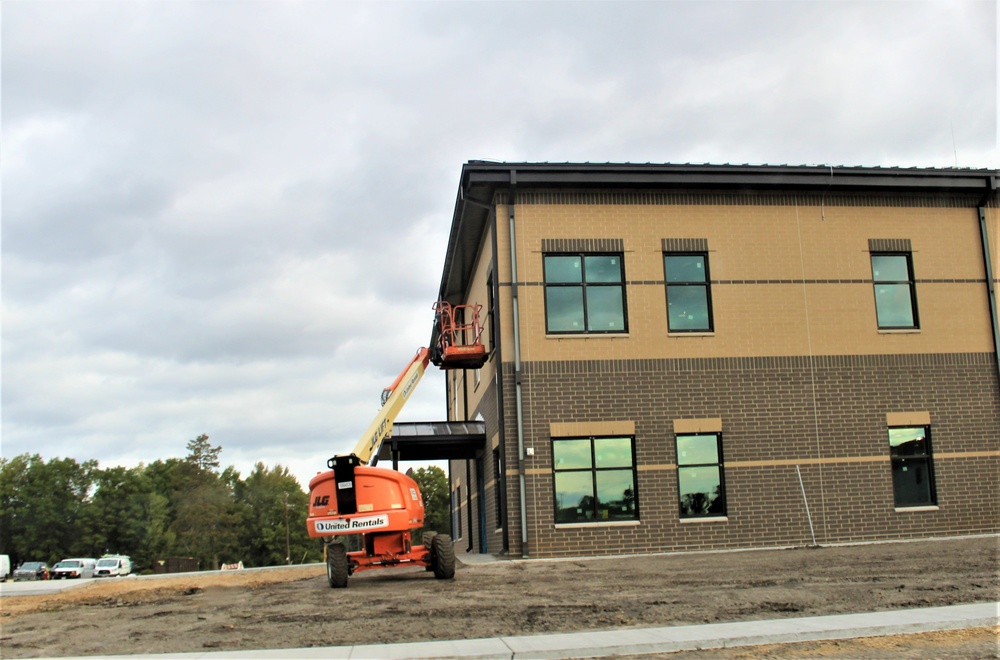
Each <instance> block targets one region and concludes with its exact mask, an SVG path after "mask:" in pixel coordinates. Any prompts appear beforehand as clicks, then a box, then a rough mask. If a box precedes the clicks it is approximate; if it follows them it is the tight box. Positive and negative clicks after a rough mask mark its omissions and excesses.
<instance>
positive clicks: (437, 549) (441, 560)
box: [431, 534, 455, 580]
mask: <svg viewBox="0 0 1000 660" xmlns="http://www.w3.org/2000/svg"><path fill="white" fill-rule="evenodd" d="M431 557H432V564H433V565H434V577H436V578H437V579H439V580H450V579H452V578H453V577H455V544H454V543H453V542H452V540H451V537H450V536H448V535H447V534H438V535H436V536H435V537H434V538H433V540H431Z"/></svg>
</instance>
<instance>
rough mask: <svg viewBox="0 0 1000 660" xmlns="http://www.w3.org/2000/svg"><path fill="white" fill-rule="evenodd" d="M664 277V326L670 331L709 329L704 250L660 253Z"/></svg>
mask: <svg viewBox="0 0 1000 660" xmlns="http://www.w3.org/2000/svg"><path fill="white" fill-rule="evenodd" d="M663 270H664V273H665V275H666V279H667V328H668V330H669V331H670V332H710V331H711V330H712V292H711V289H710V288H709V278H708V253H707V252H698V253H678V252H668V253H667V254H664V255H663Z"/></svg>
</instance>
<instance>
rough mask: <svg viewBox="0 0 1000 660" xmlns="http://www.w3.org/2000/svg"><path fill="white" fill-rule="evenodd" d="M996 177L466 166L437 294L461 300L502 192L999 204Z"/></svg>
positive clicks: (911, 171)
mask: <svg viewBox="0 0 1000 660" xmlns="http://www.w3.org/2000/svg"><path fill="white" fill-rule="evenodd" d="M998 175H1000V170H996V169H967V168H918V167H862V166H844V165H731V164H725V165H710V164H704V165H692V164H671V163H665V164H656V163H506V162H492V161H483V160H474V161H469V162H468V163H466V164H465V165H463V167H462V176H461V179H460V182H459V188H458V195H457V198H456V200H455V210H454V214H453V216H452V225H451V235H450V236H449V240H448V250H447V253H446V255H445V263H444V269H443V272H442V276H441V289H440V292H439V296H440V299H441V300H447V301H449V302H452V303H458V302H462V298H463V296H465V294H466V289H467V287H468V282H469V278H470V277H471V273H472V270H473V268H474V267H475V259H476V257H477V256H478V252H479V247H480V245H481V242H482V238H483V236H484V232H485V231H486V228H487V227H486V225H487V223H488V222H489V219H490V212H491V210H492V208H493V206H492V205H493V197H494V194H495V193H496V192H497V191H501V190H511V189H514V188H516V189H517V190H561V191H569V190H576V191H584V190H595V191H596V190H602V191H608V190H655V191H669V190H676V191H716V192H718V191H723V190H732V191H739V192H788V193H803V192H814V193H821V192H830V193H843V192H853V193H857V192H886V193H893V192H895V193H924V194H926V193H946V194H956V193H957V194H963V193H964V194H969V195H975V196H978V197H979V198H981V199H984V200H985V199H987V198H988V197H992V198H994V199H995V195H996V187H997V186H996V184H997V178H998ZM981 203H985V202H981ZM994 203H995V202H994Z"/></svg>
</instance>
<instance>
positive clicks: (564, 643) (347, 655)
mask: <svg viewBox="0 0 1000 660" xmlns="http://www.w3.org/2000/svg"><path fill="white" fill-rule="evenodd" d="M998 616H1000V603H977V604H973V605H953V606H950V607H928V608H922V609H913V610H896V611H890V612H869V613H863V614H840V615H834V616H816V617H803V618H798V619H795V618H790V619H769V620H766V621H743V622H738V623H713V624H707V625H700V626H674V627H668V628H628V629H622V630H608V631H602V632H579V633H567V634H559V635H527V636H524V637H494V638H490V639H470V640H456V641H443V642H416V643H410V644H387V645H365V646H335V647H325V648H307V649H271V650H264V651H223V652H216V653H171V654H161V655H145V656H131V657H133V658H185V659H187V660H191V659H192V658H206V659H208V660H221V659H222V658H255V659H260V658H289V659H294V658H343V659H352V660H353V659H356V658H365V659H368V658H371V659H375V658H378V659H382V658H385V659H401V658H483V659H492V658H497V659H500V658H504V659H508V660H509V659H511V658H585V657H601V656H610V655H629V654H640V653H667V652H672V651H689V650H696V649H717V648H726V647H731V646H753V645H757V644H781V643H787V642H808V641H816V640H824V639H850V638H855V637H878V636H882V635H896V634H904V633H916V632H931V631H938V630H956V629H961V628H982V627H986V626H996V625H998ZM107 657H111V656H107ZM116 657H117V658H118V660H120V659H121V657H122V656H116Z"/></svg>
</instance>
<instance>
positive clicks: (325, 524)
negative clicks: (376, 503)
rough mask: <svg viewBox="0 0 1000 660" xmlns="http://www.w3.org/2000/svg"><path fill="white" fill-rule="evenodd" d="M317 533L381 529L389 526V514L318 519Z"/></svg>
mask: <svg viewBox="0 0 1000 660" xmlns="http://www.w3.org/2000/svg"><path fill="white" fill-rule="evenodd" d="M315 525H316V533H317V534H336V533H338V532H364V531H367V530H369V529H379V528H380V527H388V526H389V516H387V515H385V514H382V515H380V516H368V517H366V518H350V519H347V520H317V521H316V523H315Z"/></svg>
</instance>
